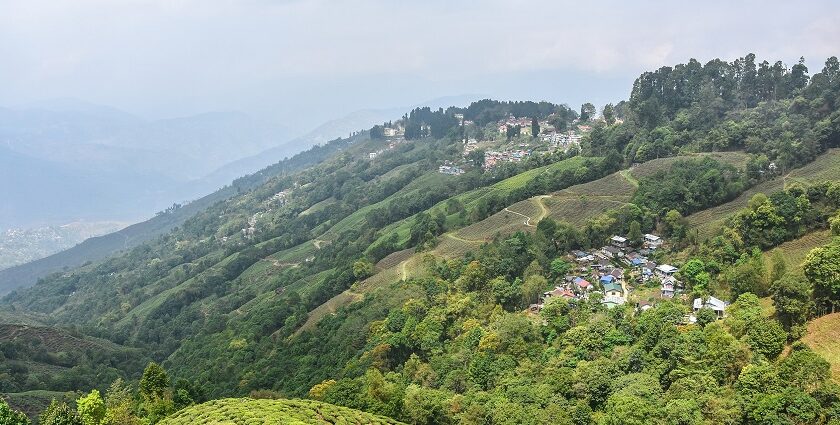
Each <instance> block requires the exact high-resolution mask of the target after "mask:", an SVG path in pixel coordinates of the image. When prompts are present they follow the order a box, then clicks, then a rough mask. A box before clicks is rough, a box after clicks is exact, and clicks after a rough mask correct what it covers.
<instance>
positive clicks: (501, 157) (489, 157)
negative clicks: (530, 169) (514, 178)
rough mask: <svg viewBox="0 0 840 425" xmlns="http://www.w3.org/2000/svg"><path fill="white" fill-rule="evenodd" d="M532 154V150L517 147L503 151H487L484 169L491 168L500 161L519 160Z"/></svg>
mask: <svg viewBox="0 0 840 425" xmlns="http://www.w3.org/2000/svg"><path fill="white" fill-rule="evenodd" d="M529 156H531V151H530V150H524V149H516V150H505V151H501V152H497V151H487V152H485V153H484V169H490V168H493V167H495V166H496V164H498V163H500V162H519V161H522V160H523V159H525V158H527V157H529Z"/></svg>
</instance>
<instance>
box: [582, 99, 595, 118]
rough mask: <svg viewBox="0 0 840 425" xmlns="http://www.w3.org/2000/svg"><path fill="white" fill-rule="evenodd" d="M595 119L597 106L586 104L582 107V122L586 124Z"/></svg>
mask: <svg viewBox="0 0 840 425" xmlns="http://www.w3.org/2000/svg"><path fill="white" fill-rule="evenodd" d="M594 117H595V105H593V104H591V103H589V102H586V103H584V104H583V105H580V120H581V122H586V121H589V120H591V119H592V118H594Z"/></svg>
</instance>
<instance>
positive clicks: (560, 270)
mask: <svg viewBox="0 0 840 425" xmlns="http://www.w3.org/2000/svg"><path fill="white" fill-rule="evenodd" d="M571 269H572V265H571V264H569V263H568V262H567V261H566V260H564V259H562V258H555V259H553V260H551V277H552V278H553V279H559V278H561V277H563V276H565V275H566V273H568V272H569V270H571Z"/></svg>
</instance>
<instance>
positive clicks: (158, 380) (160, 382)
mask: <svg viewBox="0 0 840 425" xmlns="http://www.w3.org/2000/svg"><path fill="white" fill-rule="evenodd" d="M169 385H170V382H169V376H167V375H166V371H165V370H163V368H162V367H160V365H158V364H157V363H155V362H151V363H149V365H148V366H146V369H145V370H144V371H143V376H142V377H141V378H140V395H141V396H142V397H143V398H145V399H147V400H150V399H155V398H163V396H164V395H165V394H166V391H167V390H168V389H169Z"/></svg>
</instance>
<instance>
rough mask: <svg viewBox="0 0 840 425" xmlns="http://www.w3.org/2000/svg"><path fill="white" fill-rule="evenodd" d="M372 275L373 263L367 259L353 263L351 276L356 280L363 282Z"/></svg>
mask: <svg viewBox="0 0 840 425" xmlns="http://www.w3.org/2000/svg"><path fill="white" fill-rule="evenodd" d="M372 275H373V263H371V262H370V261H368V259H367V258H362V259H360V260H359V261H356V262H355V263H353V276H355V277H356V280H364V279H366V278H368V277H370V276H372Z"/></svg>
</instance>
